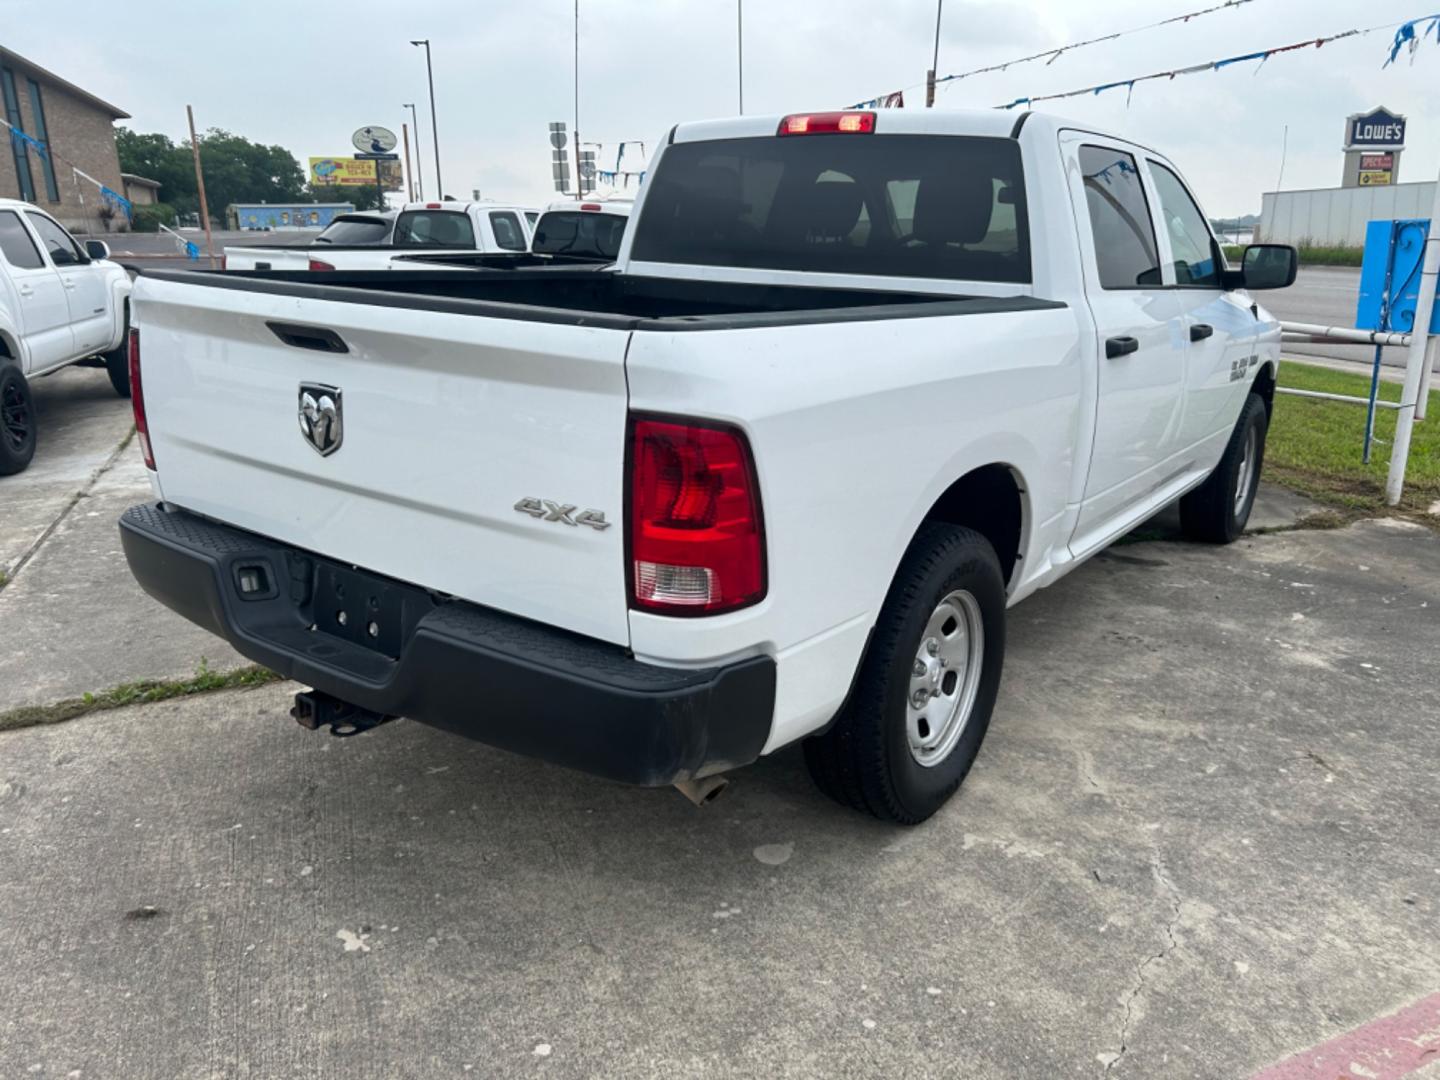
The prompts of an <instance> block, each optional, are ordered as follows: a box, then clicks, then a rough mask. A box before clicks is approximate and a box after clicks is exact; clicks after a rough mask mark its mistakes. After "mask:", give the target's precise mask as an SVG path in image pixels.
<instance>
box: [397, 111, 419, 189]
mask: <svg viewBox="0 0 1440 1080" xmlns="http://www.w3.org/2000/svg"><path fill="white" fill-rule="evenodd" d="M400 107H401V108H402V109H409V110H410V119H411V120H412V121H414V127H415V198H416V200H417V201H419V202H424V201H425V177H424V176H422V175H421V170H420V118H419V117H418V116H416V115H415V105H414V104H413V103H411V104H409V105H401V106H400ZM405 152H406V153H407V154H408V153H409V152H410V151H408V150H407V151H405Z"/></svg>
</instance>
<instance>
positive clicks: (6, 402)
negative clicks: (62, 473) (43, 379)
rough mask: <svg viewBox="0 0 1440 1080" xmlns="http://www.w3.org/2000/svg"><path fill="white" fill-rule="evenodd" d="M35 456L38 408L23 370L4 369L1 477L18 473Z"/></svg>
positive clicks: (1, 382) (0, 407)
mask: <svg viewBox="0 0 1440 1080" xmlns="http://www.w3.org/2000/svg"><path fill="white" fill-rule="evenodd" d="M34 456H35V405H34V402H33V401H32V400H31V398H30V384H29V383H28V382H26V380H25V376H24V375H22V374H21V373H20V369H19V368H17V367H14V366H6V367H3V368H0V476H9V475H11V474H13V473H18V472H20V471H21V470H23V469H24V468H25V466H27V465H29V464H30V459H31V458H33V457H34Z"/></svg>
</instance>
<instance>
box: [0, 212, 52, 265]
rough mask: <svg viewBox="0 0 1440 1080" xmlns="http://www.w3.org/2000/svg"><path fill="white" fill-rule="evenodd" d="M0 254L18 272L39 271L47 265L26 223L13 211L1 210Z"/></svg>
mask: <svg viewBox="0 0 1440 1080" xmlns="http://www.w3.org/2000/svg"><path fill="white" fill-rule="evenodd" d="M0 254H3V255H4V256H5V261H6V262H8V263H9V264H10V265H11V266H13V267H15V268H16V269H17V270H39V269H40V268H41V267H43V266H44V265H45V260H44V259H42V258H41V257H40V249H39V248H37V247H36V246H35V241H34V240H31V239H30V234H29V232H27V231H26V229H25V223H24V222H23V221H21V220H20V215H19V214H17V213H15V212H14V211H13V210H0Z"/></svg>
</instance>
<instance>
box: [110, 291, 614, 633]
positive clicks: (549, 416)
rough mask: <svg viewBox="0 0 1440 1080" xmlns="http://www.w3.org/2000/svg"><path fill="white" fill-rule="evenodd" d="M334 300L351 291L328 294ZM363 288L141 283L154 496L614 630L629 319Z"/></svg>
mask: <svg viewBox="0 0 1440 1080" xmlns="http://www.w3.org/2000/svg"><path fill="white" fill-rule="evenodd" d="M230 281H231V283H232V284H233V279H230ZM339 294H349V295H351V296H353V297H355V298H356V299H357V300H360V301H365V302H355V303H349V302H341V301H339V300H334V299H326V298H323V297H326V296H334V295H339ZM370 299H371V296H370V295H369V294H364V293H361V292H360V291H359V290H341V289H338V288H333V287H330V286H325V285H318V284H317V285H301V286H295V287H294V293H292V294H287V295H280V294H272V293H268V292H251V291H246V290H244V289H243V288H237V287H222V286H221V285H219V284H217V285H215V286H206V285H198V284H188V283H180V282H176V281H165V280H162V279H160V278H157V277H154V276H152V275H150V274H146V275H143V276H142V277H141V278H140V279H139V280H138V281H137V282H136V290H135V294H134V297H133V299H132V306H133V308H134V315H135V323H136V325H137V326H138V327H139V328H140V337H141V349H142V356H143V361H142V363H143V372H144V382H145V405H146V413H147V418H148V421H149V428H150V439H151V445H152V446H153V448H154V453H155V462H156V466H157V468H158V470H159V482H160V486H161V489H162V491H163V492H164V497H165V499H166V501H167V502H171V503H174V504H176V505H178V506H181V507H184V508H185V509H187V510H191V511H193V512H195V513H199V514H203V515H206V516H208V517H212V518H215V519H217V520H219V521H223V522H227V523H229V524H232V525H236V526H238V527H240V528H242V529H248V530H250V531H252V532H256V533H259V534H260V535H262V536H268V537H273V538H274V539H276V540H279V541H282V542H285V543H289V544H292V545H294V546H296V547H299V548H303V549H306V550H309V551H313V552H315V553H317V554H319V555H322V556H325V557H328V558H331V559H334V560H337V561H340V562H344V563H349V564H352V565H355V566H359V567H363V568H366V569H368V570H372V571H375V572H377V573H380V574H384V575H387V576H389V577H393V578H397V579H399V580H401V581H405V582H410V583H412V584H415V585H419V586H422V587H425V588H428V589H432V590H435V591H437V592H440V593H445V594H451V595H455V596H459V597H462V598H464V599H466V600H471V601H473V602H475V603H478V604H484V605H486V606H489V607H494V608H498V609H500V610H502V611H508V612H511V613H513V614H516V615H521V616H524V617H526V618H531V619H536V620H539V621H541V622H545V623H548V624H551V625H554V626H559V627H563V628H566V629H570V630H573V631H575V632H577V633H581V634H586V635H589V636H591V637H595V638H600V639H602V640H606V641H612V642H616V643H620V644H626V643H628V640H629V633H628V621H627V616H626V597H625V573H624V567H625V561H624V528H623V527H622V525H621V512H622V507H623V477H624V461H625V416H626V386H625V366H624V364H625V349H626V343H627V341H628V339H629V330H628V328H625V329H622V328H611V327H607V326H605V325H603V319H601V318H598V317H591V318H590V319H588V320H587V321H588V322H589V325H585V326H577V325H571V324H569V323H565V322H558V321H541V320H528V319H520V318H495V317H491V316H488V315H478V314H468V313H466V314H462V313H459V312H458V311H457V310H456V309H457V308H463V307H464V302H461V301H449V302H446V301H440V302H438V303H437V305H436V307H437V308H440V309H444V308H447V307H448V308H449V309H450V310H436V309H426V308H425V307H424V304H423V303H422V302H421V301H420V299H419V298H416V302H415V303H414V304H413V305H410V304H404V305H402V304H398V303H390V304H381V303H371V302H368V301H369V300H370ZM621 325H622V326H624V325H625V324H623V323H622V324H621ZM307 396H308V401H307ZM307 410H308V411H309V412H310V413H311V414H313V416H314V420H313V421H312V422H310V423H309V424H308V425H306V424H302V414H303V413H305V412H306V411H307ZM307 419H309V418H308V417H307ZM307 426H308V429H309V433H308V434H307ZM525 500H533V501H530V502H526V501H525ZM517 504H520V505H517ZM522 506H523V507H524V508H522ZM537 508H538V511H539V512H538V513H537V512H533V511H536V510H537ZM585 511H592V512H593V513H592V514H590V515H588V516H587V515H585V514H584V512H585ZM601 514H603V515H604V521H603V523H602V522H601V521H600V520H599V518H598V515H601ZM587 522H588V524H587Z"/></svg>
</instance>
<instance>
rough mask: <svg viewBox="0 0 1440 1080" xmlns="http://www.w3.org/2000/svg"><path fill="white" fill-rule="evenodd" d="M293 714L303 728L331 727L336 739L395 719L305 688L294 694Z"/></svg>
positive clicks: (291, 713) (316, 729) (356, 733)
mask: <svg viewBox="0 0 1440 1080" xmlns="http://www.w3.org/2000/svg"><path fill="white" fill-rule="evenodd" d="M290 715H291V716H293V717H294V718H295V722H296V723H297V724H299V725H300V726H301V727H303V728H306V729H308V730H310V731H318V730H320V729H321V728H322V727H328V728H329V729H330V734H331V735H334V736H336V737H337V738H342V739H345V738H349V737H350V736H351V735H359V734H360V733H361V732H365V731H369V730H370V729H371V728H377V727H379V726H380V725H381V724H387V723H389V722H390V721H391V720H394V719H395V717H393V716H386V715H384V714H383V713H377V712H371V711H370V710H369V709H362V708H360V707H359V706H358V705H351V704H350V703H349V702H348V701H341V700H340V699H339V698H337V697H332V696H331V695H330V694H326V693H324V692H322V691H320V690H304V691H301V692H300V693H298V694H296V695H295V704H294V705H292V706H291V708H290Z"/></svg>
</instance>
